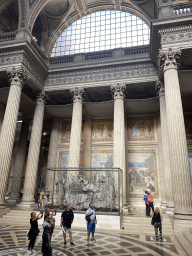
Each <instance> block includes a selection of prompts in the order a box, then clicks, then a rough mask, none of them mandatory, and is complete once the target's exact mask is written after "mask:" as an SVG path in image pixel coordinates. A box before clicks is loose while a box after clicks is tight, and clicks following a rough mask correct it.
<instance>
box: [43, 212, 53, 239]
mask: <svg viewBox="0 0 192 256" xmlns="http://www.w3.org/2000/svg"><path fill="white" fill-rule="evenodd" d="M47 226H48V227H50V233H49V235H50V241H51V237H52V234H53V230H54V228H55V219H54V218H51V217H50V216H49V215H45V216H44V222H43V228H44V232H45V227H47Z"/></svg>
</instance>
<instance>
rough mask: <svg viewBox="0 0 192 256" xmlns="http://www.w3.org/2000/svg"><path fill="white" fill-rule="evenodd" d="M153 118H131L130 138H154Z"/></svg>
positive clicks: (129, 123) (129, 121)
mask: <svg viewBox="0 0 192 256" xmlns="http://www.w3.org/2000/svg"><path fill="white" fill-rule="evenodd" d="M153 126H154V125H153V118H148V119H147V118H143V119H141V118H140V119H129V120H128V140H153V139H154V127H153Z"/></svg>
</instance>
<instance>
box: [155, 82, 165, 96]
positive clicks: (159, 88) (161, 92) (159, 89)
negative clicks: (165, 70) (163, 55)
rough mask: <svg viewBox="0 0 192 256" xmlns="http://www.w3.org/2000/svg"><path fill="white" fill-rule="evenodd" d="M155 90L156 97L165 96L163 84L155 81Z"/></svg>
mask: <svg viewBox="0 0 192 256" xmlns="http://www.w3.org/2000/svg"><path fill="white" fill-rule="evenodd" d="M155 90H156V92H157V95H158V96H159V97H161V96H164V95H165V86H164V84H163V83H162V82H161V81H159V80H157V81H156V86H155Z"/></svg>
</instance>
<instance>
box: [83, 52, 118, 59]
mask: <svg viewBox="0 0 192 256" xmlns="http://www.w3.org/2000/svg"><path fill="white" fill-rule="evenodd" d="M110 57H113V52H112V51H110V52H109V51H107V52H99V53H89V54H86V55H85V60H95V59H105V58H110Z"/></svg>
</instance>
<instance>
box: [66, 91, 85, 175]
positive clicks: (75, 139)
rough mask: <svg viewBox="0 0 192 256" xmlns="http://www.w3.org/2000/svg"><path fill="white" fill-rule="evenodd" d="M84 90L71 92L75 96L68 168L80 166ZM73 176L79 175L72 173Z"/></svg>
mask: <svg viewBox="0 0 192 256" xmlns="http://www.w3.org/2000/svg"><path fill="white" fill-rule="evenodd" d="M83 92H84V89H83V88H75V89H73V90H71V93H72V94H73V114H72V124H71V138H70V147H69V162H68V167H79V165H80V149H81V126H82V108H83V104H82V95H83ZM72 175H73V176H75V175H77V173H76V172H72Z"/></svg>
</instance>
